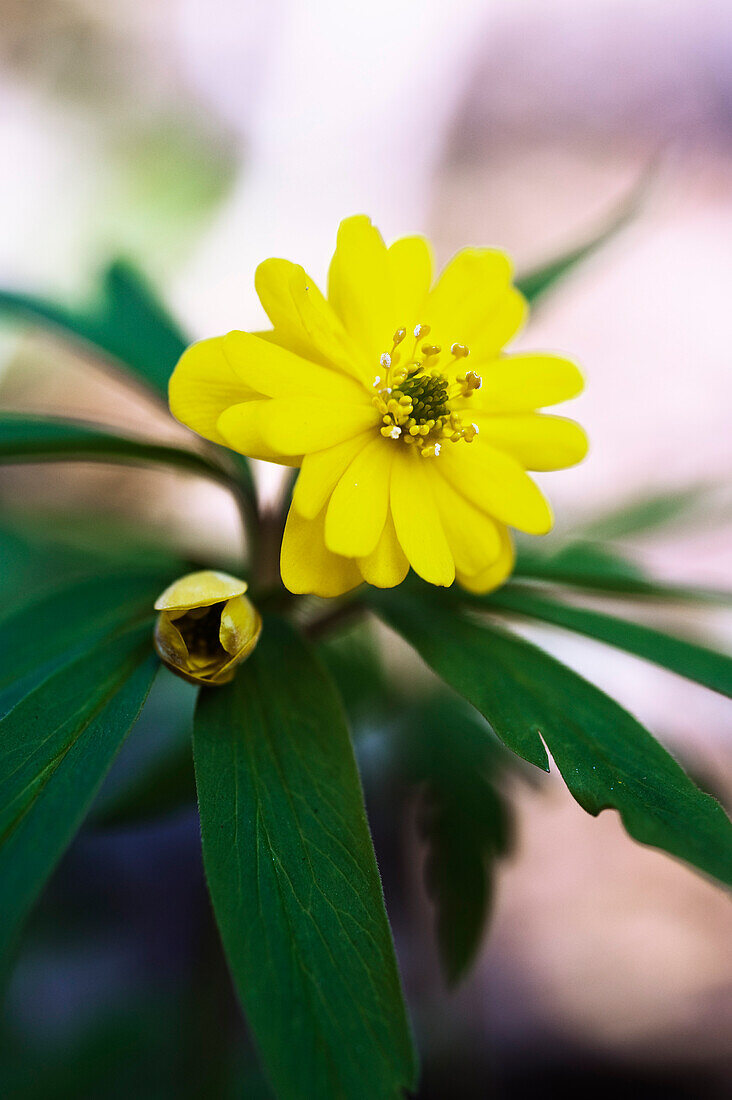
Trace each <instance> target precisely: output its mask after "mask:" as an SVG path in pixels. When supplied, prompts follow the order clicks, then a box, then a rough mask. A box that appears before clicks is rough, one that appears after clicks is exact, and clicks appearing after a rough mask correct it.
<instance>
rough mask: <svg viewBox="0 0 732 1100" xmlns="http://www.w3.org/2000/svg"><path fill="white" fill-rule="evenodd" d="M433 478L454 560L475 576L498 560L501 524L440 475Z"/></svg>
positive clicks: (459, 569)
mask: <svg viewBox="0 0 732 1100" xmlns="http://www.w3.org/2000/svg"><path fill="white" fill-rule="evenodd" d="M439 471H440V464H439V462H436V463H435V472H436V474H437V475H438V476H436V477H434V478H433V480H432V489H433V492H434V494H435V500H436V501H437V507H438V510H439V513H440V519H441V520H442V526H443V527H444V529H445V535H446V536H447V541H448V543H449V544H450V550H451V552H452V556H453V558H454V559H455V570H456V572H458V573H465V574H468V575H471V576H472V575H474V574H475V573H479V572H480V571H481V570H483V569H485V568H486V567H487V566H488V565H490V563H491V562H493V561H495V560H496V558H497V557H498V555H499V554H500V552H501V535H500V525H499V524H498V523H496V521H495V520H494V519H492V518H491V517H490V516H487V515H486V514H485V512H481V511H480V510H479V509H478V508H476V507H475V505H473V504H471V503H470V502H469V501H467V500H466V499H465V497H464V496H462V494H460V493H458V492H456V491H455V489H454V488H453V487H452V485H451V484H450V482H448V481H447V480H446V479H445V478H444V477H442V475H441V474H440V472H439Z"/></svg>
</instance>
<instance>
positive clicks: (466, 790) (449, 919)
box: [402, 694, 515, 986]
mask: <svg viewBox="0 0 732 1100" xmlns="http://www.w3.org/2000/svg"><path fill="white" fill-rule="evenodd" d="M405 741H406V743H405V744H404V746H403V751H402V757H403V763H402V767H403V769H404V772H405V778H406V779H407V780H408V781H409V782H410V783H412V784H418V785H420V786H421V787H422V790H423V799H422V812H421V815H420V827H421V832H422V834H423V836H424V838H425V840H426V842H427V858H426V861H425V880H426V885H427V890H428V893H429V894H430V896H431V897H432V899H433V901H434V904H435V908H436V931H437V943H438V947H439V951H440V959H441V962H442V968H443V972H444V974H445V979H446V981H447V983H448V985H450V986H454V985H456V984H457V982H459V981H460V979H461V978H463V977H464V976H465V974H466V973H467V971H468V970H469V968H470V966H471V965H472V963H473V962H474V960H475V957H476V955H477V953H478V950H479V948H480V943H481V940H482V938H483V934H484V932H485V927H486V922H487V919H488V916H489V913H490V909H491V906H492V901H493V879H494V873H495V868H496V864H497V862H498V861H499V860H500V859H501V858H502V857H504V856H506V855H508V853H509V851H510V850H511V847H512V842H513V821H512V817H511V811H510V806H509V803H508V801H507V800H506V798H505V797H504V795H503V793H502V792H501V789H500V786H499V783H500V778H501V773H502V772H503V771H504V769H505V763H506V758H509V759H511V758H510V757H509V754H508V753H506V752H505V750H504V749H503V747H502V746H501V745H500V743H499V742H497V741H495V739H494V737H493V734H492V732H491V731H490V729H489V728H488V727H487V725H486V724H485V722H483V720H482V719H481V718H480V717H479V716H478V715H477V714H476V713H475V711H472V713H471V711H470V710H469V709H468V708H467V707H466V706H465V705H464V704H461V703H460V701H459V700H458V699H457V698H456V697H455V696H453V695H452V694H451V695H450V696H447V695H445V694H443V695H440V696H434V697H432V698H430V699H429V700H428V702H427V704H426V705H425V706H423V707H419V708H418V709H417V710H414V711H411V712H410V713H409V716H408V727H407V732H406V737H405ZM514 759H515V758H514Z"/></svg>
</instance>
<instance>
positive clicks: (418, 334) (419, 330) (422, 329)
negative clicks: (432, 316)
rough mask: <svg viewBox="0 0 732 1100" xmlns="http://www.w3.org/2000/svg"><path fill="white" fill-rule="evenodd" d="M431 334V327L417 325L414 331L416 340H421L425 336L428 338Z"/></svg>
mask: <svg viewBox="0 0 732 1100" xmlns="http://www.w3.org/2000/svg"><path fill="white" fill-rule="evenodd" d="M429 333H430V326H429V325H416V326H415V329H414V338H415V340H421V339H422V337H423V336H428V335H429Z"/></svg>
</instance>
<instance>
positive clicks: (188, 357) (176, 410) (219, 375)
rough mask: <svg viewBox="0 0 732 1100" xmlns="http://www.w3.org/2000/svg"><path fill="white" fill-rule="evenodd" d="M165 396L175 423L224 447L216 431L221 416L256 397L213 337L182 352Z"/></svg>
mask: <svg viewBox="0 0 732 1100" xmlns="http://www.w3.org/2000/svg"><path fill="white" fill-rule="evenodd" d="M168 396H169V401H170V411H171V412H172V414H173V416H174V417H175V418H176V420H180V422H181V423H182V424H185V425H186V427H188V428H191V429H192V430H193V431H194V432H198V434H199V435H202V436H203V437H204V439H210V440H212V441H213V442H214V443H224V442H225V440H224V439H223V437H222V436H221V434H220V432H219V431H218V429H217V427H216V423H217V421H218V419H219V417H220V416H221V413H222V412H223V411H224V409H228V408H229V406H230V405H240V404H241V403H242V402H243V401H251V400H253V399H255V398H257V397H259V394H258V393H256V392H255V391H254V390H252V389H251V387H250V386H247V385H245V384H244V383H243V382H242V380H241V378H239V376H238V375H237V374H236V373H235V372H234V370H233V369H232V367H231V365H230V363H229V361H228V359H227V358H226V356H225V355H224V338H223V337H222V336H216V337H214V338H213V339H211V340H201V341H199V343H197V344H192V345H191V347H189V348H188V349H187V350H186V351H184V352H183V355H182V356H181V358H180V359H179V361H178V365H177V366H176V368H175V370H174V371H173V373H172V375H171V378H170V383H169V385H168Z"/></svg>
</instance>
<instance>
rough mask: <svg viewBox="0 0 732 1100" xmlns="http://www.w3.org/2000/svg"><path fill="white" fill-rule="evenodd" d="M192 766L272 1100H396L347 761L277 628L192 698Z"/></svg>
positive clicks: (283, 629)
mask: <svg viewBox="0 0 732 1100" xmlns="http://www.w3.org/2000/svg"><path fill="white" fill-rule="evenodd" d="M194 761H195V767H196V781H197V785H198V792H199V803H200V809H201V825H202V836H203V849H204V863H205V866H206V873H207V877H208V882H209V889H210V891H211V895H212V899H213V903H214V908H215V911H216V914H217V919H218V923H219V928H220V931H221V935H222V939H223V942H224V946H225V948H226V951H227V955H228V958H229V964H230V966H231V969H232V973H233V976H234V979H235V982H236V984H237V987H238V991H239V996H240V999H241V1001H242V1004H243V1006H244V1009H245V1012H246V1014H247V1017H248V1019H249V1022H250V1024H251V1026H252V1029H253V1031H254V1033H255V1036H256V1038H257V1041H258V1045H259V1048H260V1051H261V1053H262V1056H263V1060H264V1062H265V1065H266V1067H267V1069H268V1071H269V1074H270V1077H271V1079H272V1081H273V1083H274V1085H275V1088H276V1090H277V1094H278V1095H279V1096H281V1097H282V1098H283V1100H287V1098H290V1097H291V1098H293V1100H294V1098H295V1097H300V1096H318V1097H322V1098H323V1100H327V1098H329V1097H343V1096H348V1097H353V1098H354V1100H359V1098H361V1097H363V1100H366V1098H367V1097H368V1098H370V1100H377V1098H381V1097H396V1096H399V1095H401V1090H402V1088H403V1087H409V1086H410V1085H411V1084H412V1083H413V1078H414V1058H413V1053H412V1049H411V1040H410V1035H409V1028H408V1024H407V1020H406V1012H405V1009H404V1006H403V1002H402V997H401V990H400V985H399V977H398V972H397V968H396V961H395V957H394V952H393V945H392V941H391V935H390V932H389V928H388V923H387V918H386V914H385V911H384V908H383V897H382V893H381V885H380V881H379V877H378V871H377V869H376V862H375V859H374V855H373V849H372V847H371V840H370V836H369V832H368V825H367V823H366V817H365V811H364V808H363V800H362V794H361V788H360V782H359V780H358V774H357V771H356V766H355V761H354V758H353V752H352V749H351V746H350V741H349V739H348V734H347V731H346V728H345V723H344V721H343V717H342V712H341V710H340V706H339V703H338V700H337V697H336V696H335V694H334V692H333V688H332V685H331V683H330V681H329V680H328V678H327V677H326V675H325V673H324V672H323V670H322V669H321V667H320V665H319V664H318V663H317V662H316V661H315V660H314V658H313V657H312V655H311V654H310V652H309V650H308V649H307V648H306V647H305V643H304V642H303V640H302V639H301V638H300V637H299V636H298V635H297V634H296V633H295V632H294V631H293V630H292V628H291V627H288V626H287V625H286V624H284V623H282V622H280V621H277V620H268V621H267V622H266V623H265V628H264V631H263V634H262V638H261V640H260V642H259V645H258V647H257V649H256V650H255V652H254V654H253V656H252V657H251V658H250V659H249V661H248V662H247V663H246V664H245V665H244V666H243V668H242V669H241V671H240V673H239V674H238V676H237V678H236V679H235V681H234V682H233V684H231V685H230V686H228V687H227V688H223V689H217V690H216V691H209V692H203V693H202V696H201V700H200V704H199V708H198V710H197V713H196V720H195V723H194ZM254 899H256V902H255V900H254ZM367 958H368V959H370V960H371V961H370V963H367V961H366V960H367ZM324 994H325V995H324Z"/></svg>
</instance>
